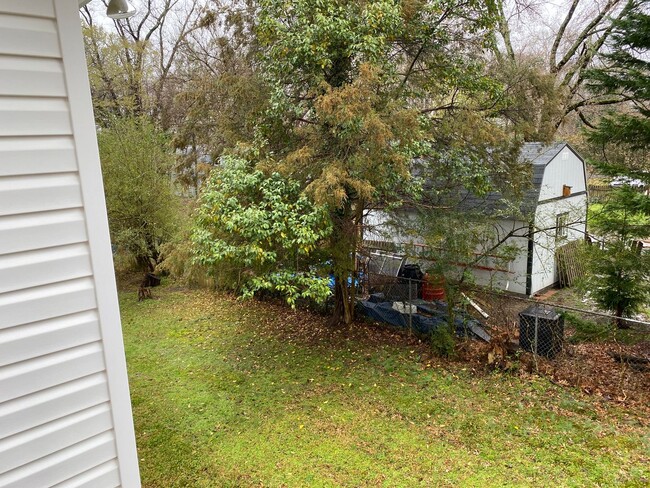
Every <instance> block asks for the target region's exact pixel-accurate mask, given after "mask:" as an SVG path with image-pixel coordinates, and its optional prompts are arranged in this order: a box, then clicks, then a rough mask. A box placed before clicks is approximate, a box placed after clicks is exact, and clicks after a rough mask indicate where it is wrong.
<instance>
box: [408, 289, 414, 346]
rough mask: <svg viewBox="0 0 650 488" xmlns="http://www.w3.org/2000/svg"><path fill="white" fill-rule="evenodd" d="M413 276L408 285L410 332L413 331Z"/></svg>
mask: <svg viewBox="0 0 650 488" xmlns="http://www.w3.org/2000/svg"><path fill="white" fill-rule="evenodd" d="M411 284H412V282H411V278H408V287H409V301H408V307H409V334H412V333H413V309H412V308H411Z"/></svg>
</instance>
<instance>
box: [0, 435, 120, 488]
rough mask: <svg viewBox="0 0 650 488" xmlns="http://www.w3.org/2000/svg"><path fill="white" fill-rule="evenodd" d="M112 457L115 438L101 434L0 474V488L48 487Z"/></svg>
mask: <svg viewBox="0 0 650 488" xmlns="http://www.w3.org/2000/svg"><path fill="white" fill-rule="evenodd" d="M114 457H115V437H114V436H113V433H112V432H110V431H109V432H104V433H102V434H99V435H97V436H94V437H92V438H90V439H87V440H85V441H82V442H79V443H78V444H75V445H73V446H70V447H67V448H65V449H62V450H60V451H58V452H56V453H54V454H50V455H49V456H46V457H44V458H41V459H38V460H36V461H34V462H32V463H30V464H28V465H25V466H21V467H20V468H17V469H14V470H12V471H9V472H7V473H5V474H0V486H1V487H2V488H25V487H31V486H33V487H37V486H38V487H41V486H43V487H45V486H52V484H54V483H60V482H63V481H66V480H68V479H70V478H71V477H73V476H76V475H77V474H78V473H80V472H83V471H86V470H88V469H91V468H93V467H95V466H97V465H98V464H101V463H105V462H106V461H109V460H111V459H114Z"/></svg>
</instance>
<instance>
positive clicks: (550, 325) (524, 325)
mask: <svg viewBox="0 0 650 488" xmlns="http://www.w3.org/2000/svg"><path fill="white" fill-rule="evenodd" d="M563 343H564V317H562V316H561V315H560V314H559V313H558V312H557V311H556V310H555V309H554V308H552V307H549V306H547V305H532V306H530V307H528V308H527V309H526V310H524V311H523V312H521V313H520V314H519V345H520V346H521V348H522V349H524V350H525V351H530V352H532V353H535V354H537V355H539V356H544V357H547V358H553V357H555V356H556V355H557V354H558V353H560V352H561V351H562V345H563Z"/></svg>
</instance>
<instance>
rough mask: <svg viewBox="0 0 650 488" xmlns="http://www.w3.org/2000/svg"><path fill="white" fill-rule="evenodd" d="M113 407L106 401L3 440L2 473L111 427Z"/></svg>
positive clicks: (1, 450) (0, 446) (1, 448)
mask: <svg viewBox="0 0 650 488" xmlns="http://www.w3.org/2000/svg"><path fill="white" fill-rule="evenodd" d="M111 427H112V421H111V409H110V405H109V404H108V403H103V404H101V405H97V406H95V407H91V408H89V409H86V410H83V411H81V412H77V413H74V414H72V415H68V416H67V417H63V418H61V419H57V420H55V421H53V422H48V423H47V424H44V425H40V426H38V427H35V428H33V429H30V430H28V431H25V432H21V433H20V434H17V435H14V436H11V437H8V438H7V439H4V440H2V441H0V473H5V472H7V471H10V470H12V469H16V468H19V467H20V466H24V465H25V464H27V463H31V462H33V461H36V460H37V459H40V458H42V457H45V456H48V455H50V454H53V453H55V452H57V451H59V450H61V449H63V448H65V447H69V446H72V445H74V444H77V443H79V442H81V441H84V440H86V439H89V438H91V437H93V436H96V435H98V434H101V433H102V432H106V431H107V430H110V429H111Z"/></svg>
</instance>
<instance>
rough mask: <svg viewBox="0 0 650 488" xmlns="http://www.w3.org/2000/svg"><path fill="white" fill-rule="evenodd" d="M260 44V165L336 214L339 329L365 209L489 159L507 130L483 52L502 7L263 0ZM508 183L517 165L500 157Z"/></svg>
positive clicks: (421, 1)
mask: <svg viewBox="0 0 650 488" xmlns="http://www.w3.org/2000/svg"><path fill="white" fill-rule="evenodd" d="M259 5H260V8H259V17H258V18H259V24H258V30H257V33H258V39H259V42H260V43H261V46H262V49H263V51H264V55H265V62H264V64H263V75H264V77H265V79H267V80H268V81H269V83H270V84H271V86H272V94H271V102H270V108H269V110H268V111H267V114H266V115H267V117H266V118H265V120H264V123H262V124H260V125H259V126H258V140H261V141H262V142H263V145H262V148H261V149H262V151H261V152H260V160H261V162H260V164H261V167H272V168H278V169H280V170H282V171H283V172H286V173H288V174H290V175H292V177H294V178H296V179H299V180H300V181H303V182H305V191H306V192H307V193H308V194H309V195H311V196H312V198H313V199H314V200H315V201H316V203H318V204H326V205H327V207H328V208H329V209H330V219H331V221H332V222H333V232H332V237H331V239H330V244H329V253H330V256H331V258H332V266H333V272H334V276H335V310H334V317H333V319H334V320H335V321H337V322H338V321H341V322H346V323H349V322H350V321H351V320H352V318H353V305H354V295H355V288H354V280H350V276H351V275H352V274H353V272H354V269H355V266H354V259H355V251H356V249H357V246H358V243H359V238H360V233H359V230H360V225H361V224H362V215H363V210H364V209H365V208H367V207H368V206H371V205H373V204H375V203H377V202H381V203H382V204H386V203H391V202H395V201H397V200H399V199H400V198H401V197H402V195H403V193H404V192H405V191H406V189H407V187H408V186H409V184H410V183H409V182H410V169H411V161H413V159H414V158H427V159H428V160H430V161H432V163H431V166H430V167H431V168H432V170H433V171H435V170H436V165H435V164H434V163H433V161H435V160H436V159H437V160H440V159H441V158H444V157H449V155H454V157H457V158H459V159H460V160H462V158H463V157H464V155H463V153H465V154H466V153H467V152H470V153H471V152H473V151H476V152H483V153H486V152H487V151H486V150H485V148H486V146H487V144H488V143H486V141H487V140H490V142H491V138H490V137H487V135H488V134H493V133H494V131H498V128H497V127H496V126H495V125H490V123H489V118H490V117H491V116H492V115H496V114H497V112H498V109H499V107H498V106H497V105H496V104H495V96H494V95H496V93H497V92H498V88H499V87H498V85H497V84H496V83H493V82H492V81H491V80H490V79H488V78H486V77H485V76H484V74H483V73H484V70H483V66H482V65H481V64H480V63H479V62H478V59H479V57H477V56H476V53H477V52H483V51H484V49H485V47H486V46H487V40H488V38H489V33H490V30H489V29H490V26H491V23H492V21H493V14H494V4H493V3H492V2H483V1H474V0H452V1H448V2H442V3H441V2H434V1H425V0H410V1H404V2H396V1H393V0H374V1H342V0H333V1H329V2H323V1H320V0H295V1H290V2H286V1H279V0H261V1H260V2H259ZM492 162H493V164H494V167H493V171H494V172H495V173H501V174H507V173H508V171H507V168H508V167H510V166H509V164H510V162H511V161H510V160H502V159H499V158H494V160H493V161H492Z"/></svg>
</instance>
